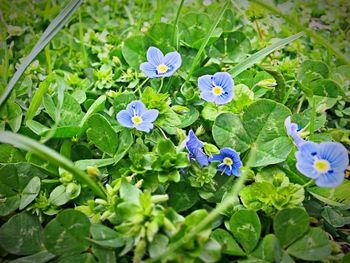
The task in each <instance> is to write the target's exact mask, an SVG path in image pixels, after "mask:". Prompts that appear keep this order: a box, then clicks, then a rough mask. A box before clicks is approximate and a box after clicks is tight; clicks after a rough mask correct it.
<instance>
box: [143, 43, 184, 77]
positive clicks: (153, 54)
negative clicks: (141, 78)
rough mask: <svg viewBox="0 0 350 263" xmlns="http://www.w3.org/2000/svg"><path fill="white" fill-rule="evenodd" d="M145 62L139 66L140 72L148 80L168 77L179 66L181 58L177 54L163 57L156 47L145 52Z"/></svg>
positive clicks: (171, 53) (172, 53) (173, 53)
mask: <svg viewBox="0 0 350 263" xmlns="http://www.w3.org/2000/svg"><path fill="white" fill-rule="evenodd" d="M147 60H148V62H144V63H142V64H141V65H140V70H141V71H143V73H145V75H146V76H147V77H149V78H160V77H170V76H172V75H173V74H174V73H175V71H176V70H178V69H179V68H180V66H181V56H180V54H179V53H178V52H176V51H174V52H170V53H168V54H166V55H165V56H164V55H163V53H162V51H160V50H159V49H158V48H156V47H150V48H149V49H148V50H147Z"/></svg>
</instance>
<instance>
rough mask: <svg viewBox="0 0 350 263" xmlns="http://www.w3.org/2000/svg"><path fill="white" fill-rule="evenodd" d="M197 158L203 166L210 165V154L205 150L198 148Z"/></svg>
mask: <svg viewBox="0 0 350 263" xmlns="http://www.w3.org/2000/svg"><path fill="white" fill-rule="evenodd" d="M195 156H196V160H197V161H198V163H199V164H200V165H201V166H205V165H208V163H209V162H208V156H207V155H206V154H205V153H204V152H203V150H202V149H199V150H197V152H196V153H195Z"/></svg>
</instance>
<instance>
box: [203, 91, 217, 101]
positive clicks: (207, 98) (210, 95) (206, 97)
mask: <svg viewBox="0 0 350 263" xmlns="http://www.w3.org/2000/svg"><path fill="white" fill-rule="evenodd" d="M200 96H201V98H202V99H203V100H205V101H208V102H215V101H216V99H217V96H215V95H214V94H213V93H212V92H211V91H205V92H201V94H200Z"/></svg>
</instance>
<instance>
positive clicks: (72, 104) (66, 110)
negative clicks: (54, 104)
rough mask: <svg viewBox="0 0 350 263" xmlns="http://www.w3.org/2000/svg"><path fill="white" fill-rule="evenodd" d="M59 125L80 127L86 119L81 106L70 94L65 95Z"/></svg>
mask: <svg viewBox="0 0 350 263" xmlns="http://www.w3.org/2000/svg"><path fill="white" fill-rule="evenodd" d="M60 110H61V111H60V117H59V120H60V121H59V125H60V126H72V125H77V126H78V125H79V124H80V122H81V120H82V118H83V117H84V115H83V112H82V110H81V107H80V104H79V103H78V102H77V101H76V100H75V98H74V97H73V96H71V95H69V94H67V93H66V94H64V99H63V104H62V108H61V109H60Z"/></svg>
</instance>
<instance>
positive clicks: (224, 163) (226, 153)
mask: <svg viewBox="0 0 350 263" xmlns="http://www.w3.org/2000/svg"><path fill="white" fill-rule="evenodd" d="M209 161H210V162H214V161H219V162H220V163H219V164H218V166H217V169H218V170H219V171H221V172H222V173H225V174H227V175H228V176H230V175H231V174H234V175H235V176H239V168H240V167H241V166H243V164H242V161H241V158H240V157H239V155H238V153H237V152H236V151H235V150H233V149H231V148H222V149H221V150H220V153H219V154H213V157H212V158H210V159H209Z"/></svg>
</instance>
